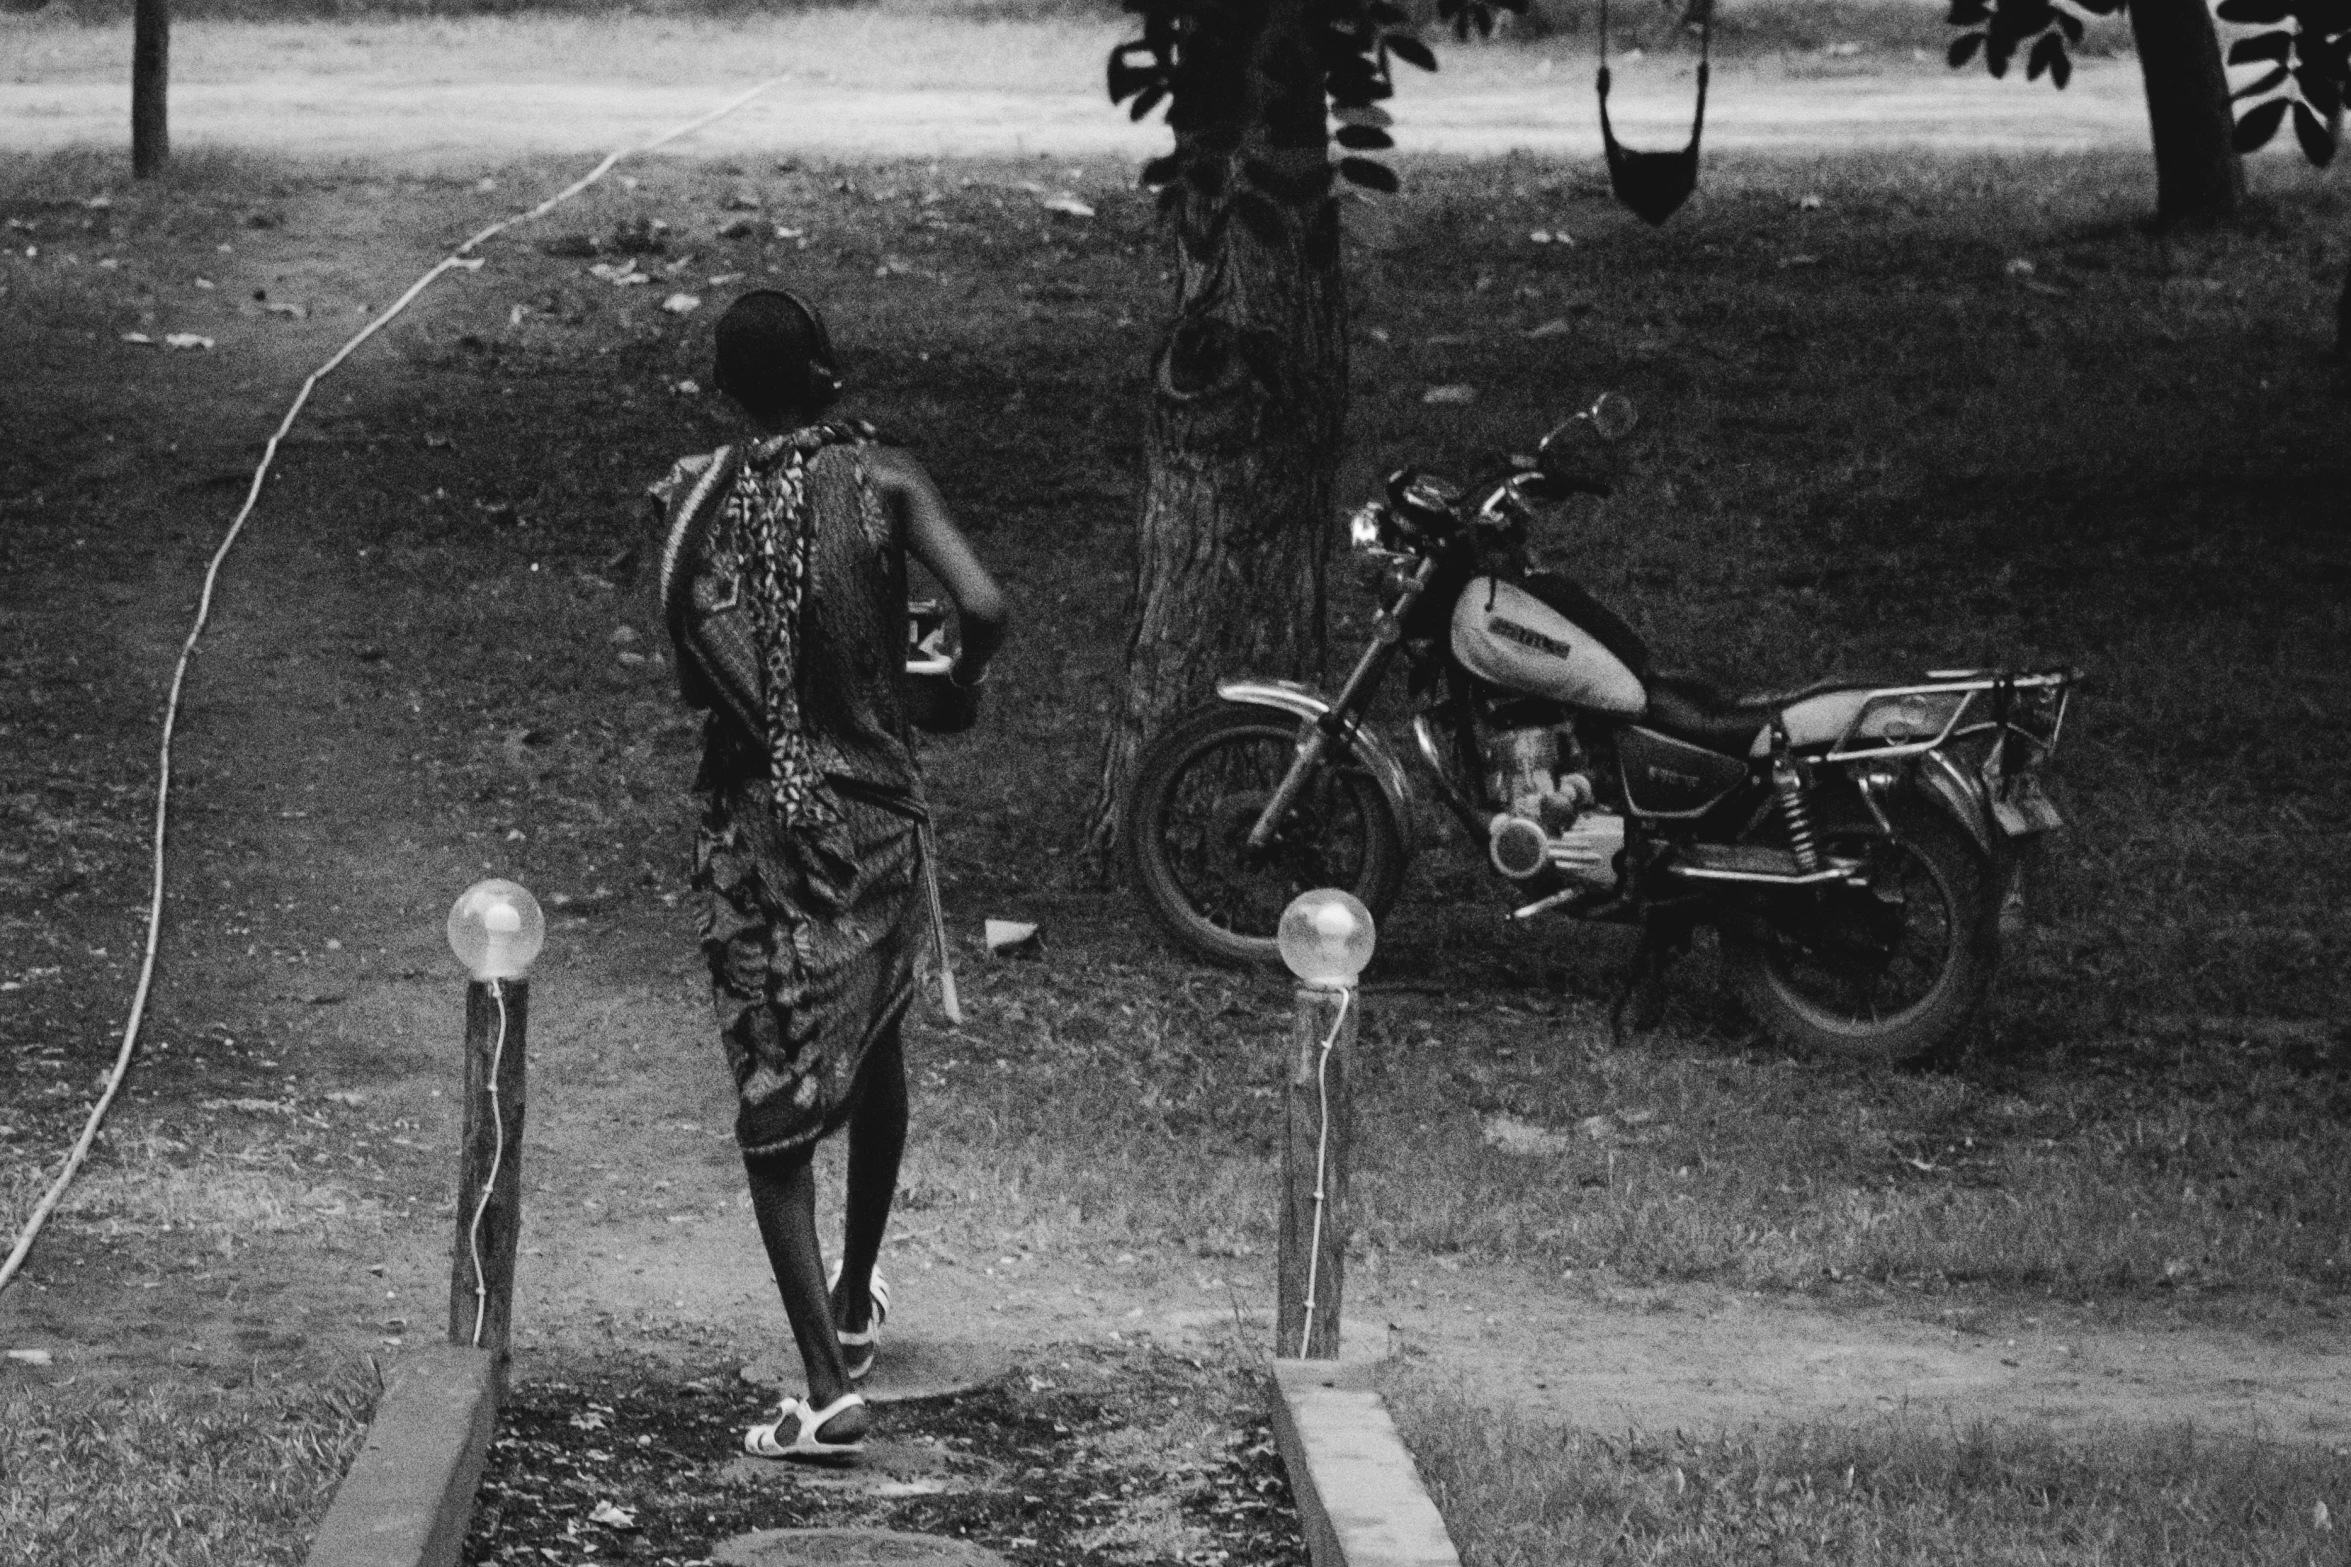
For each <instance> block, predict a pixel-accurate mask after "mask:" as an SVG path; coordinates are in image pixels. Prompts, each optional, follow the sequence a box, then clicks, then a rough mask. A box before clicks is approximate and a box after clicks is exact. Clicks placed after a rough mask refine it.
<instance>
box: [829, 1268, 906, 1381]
mask: <svg viewBox="0 0 2351 1567" xmlns="http://www.w3.org/2000/svg"><path fill="white" fill-rule="evenodd" d="M840 1282H841V1262H840V1259H838V1258H835V1259H834V1261H833V1266H832V1268H831V1270H830V1271H829V1272H827V1273H826V1274H825V1277H824V1288H825V1295H826V1297H827V1298H828V1299H829V1298H830V1297H831V1295H832V1293H833V1290H834V1289H835V1288H836V1287H837V1286H838V1285H839V1284H840ZM866 1299H867V1300H868V1301H869V1302H871V1304H872V1306H873V1316H872V1318H871V1319H870V1320H869V1321H867V1323H866V1324H865V1326H864V1328H863V1329H861V1330H860V1331H858V1332H855V1333H852V1332H850V1331H849V1330H848V1329H847V1328H835V1329H833V1338H834V1339H835V1341H837V1342H838V1343H839V1344H840V1346H841V1348H843V1349H844V1350H847V1351H849V1353H848V1354H845V1355H843V1356H842V1357H841V1360H842V1369H843V1370H845V1371H847V1372H848V1374H849V1380H850V1381H852V1382H862V1381H864V1380H865V1379H866V1377H867V1376H868V1375H870V1374H871V1373H872V1371H873V1357H874V1348H875V1346H876V1345H878V1344H879V1343H880V1342H881V1338H882V1324H883V1323H884V1322H887V1321H888V1320H889V1317H890V1286H889V1285H888V1284H887V1283H885V1282H884V1281H883V1279H882V1270H881V1269H879V1268H876V1269H874V1270H873V1282H872V1284H871V1285H870V1286H869V1287H868V1289H867V1292H866ZM858 1351H863V1353H862V1354H860V1353H858Z"/></svg>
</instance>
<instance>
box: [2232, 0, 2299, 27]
mask: <svg viewBox="0 0 2351 1567" xmlns="http://www.w3.org/2000/svg"><path fill="white" fill-rule="evenodd" d="M2293 8H2294V6H2293V0H2220V19H2221V20H2222V21H2224V22H2235V23H2238V24H2239V25H2240V26H2245V27H2274V26H2276V25H2277V24H2278V23H2280V22H2282V21H2284V20H2285V19H2286V17H2287V14H2288V13H2289V12H2291V11H2292V10H2293Z"/></svg>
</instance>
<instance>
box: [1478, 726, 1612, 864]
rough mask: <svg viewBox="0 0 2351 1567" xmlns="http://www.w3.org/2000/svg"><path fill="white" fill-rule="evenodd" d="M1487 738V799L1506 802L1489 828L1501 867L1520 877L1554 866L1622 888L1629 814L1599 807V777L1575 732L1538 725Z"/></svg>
mask: <svg viewBox="0 0 2351 1567" xmlns="http://www.w3.org/2000/svg"><path fill="white" fill-rule="evenodd" d="M1480 738H1481V744H1482V747H1483V749H1484V752H1485V761H1486V797H1487V798H1488V799H1489V800H1492V801H1494V802H1495V803H1496V804H1497V805H1500V806H1502V807H1503V809H1502V810H1500V811H1498V812H1496V813H1495V816H1494V819H1493V822H1492V824H1491V826H1490V829H1489V836H1488V844H1487V852H1488V854H1489V857H1490V858H1491V859H1492V860H1493V864H1494V869H1496V870H1498V871H1500V872H1501V873H1502V874H1503V875H1505V876H1508V877H1510V878H1511V879H1512V880H1514V881H1526V880H1529V879H1531V878H1533V877H1536V876H1539V875H1541V874H1542V873H1543V872H1545V871H1552V872H1556V873H1558V874H1559V875H1562V876H1564V877H1566V878H1568V879H1569V880H1571V881H1575V882H1580V883H1583V884H1585V885H1588V886H1593V887H1613V886H1615V885H1616V882H1617V874H1616V856H1617V853H1618V851H1619V850H1621V849H1622V848H1623V847H1624V818H1623V817H1621V816H1618V815H1617V814H1616V813H1615V812H1613V811H1606V810H1600V809H1597V808H1596V807H1595V806H1594V804H1593V800H1594V792H1593V788H1592V775H1591V773H1590V771H1589V770H1588V769H1587V768H1586V766H1585V762H1586V758H1585V756H1584V753H1583V747H1582V746H1580V745H1579V744H1577V743H1576V738H1575V734H1574V732H1573V731H1572V730H1568V729H1562V728H1558V727H1555V726H1549V725H1537V726H1526V727H1520V728H1510V729H1495V730H1490V731H1487V732H1486V733H1485V734H1483V735H1482V736H1481V737H1480Z"/></svg>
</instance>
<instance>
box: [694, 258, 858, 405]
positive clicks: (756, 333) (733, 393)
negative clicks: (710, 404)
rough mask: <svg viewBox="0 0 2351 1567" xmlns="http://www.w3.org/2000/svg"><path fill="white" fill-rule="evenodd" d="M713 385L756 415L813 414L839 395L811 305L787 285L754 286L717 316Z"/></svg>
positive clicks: (825, 338)
mask: <svg viewBox="0 0 2351 1567" xmlns="http://www.w3.org/2000/svg"><path fill="white" fill-rule="evenodd" d="M716 335H717V360H718V362H717V366H716V368H715V369H714V370H713V372H712V374H711V381H712V384H714V385H715V386H717V388H718V389H719V390H720V391H722V392H724V393H726V394H727V395H728V396H729V397H732V398H733V399H735V401H737V402H739V403H741V404H742V405H743V406H744V407H745V408H746V409H748V410H749V411H750V412H751V414H752V415H753V416H754V417H756V418H774V417H778V416H783V415H793V414H799V415H806V416H810V417H813V416H815V415H817V414H820V413H823V412H824V411H825V409H826V408H828V407H830V406H831V405H832V401H833V399H834V398H835V397H838V396H839V395H840V391H841V382H840V375H839V371H838V369H837V367H836V366H835V365H834V363H833V343H832V338H831V336H830V335H829V334H828V333H827V332H826V331H825V327H824V318H823V317H822V316H820V315H818V314H817V313H816V307H815V306H813V305H811V304H809V303H808V302H807V301H806V300H804V299H802V298H801V297H800V296H799V295H797V294H794V293H792V292H790V291H789V290H786V289H780V288H760V289H753V290H752V291H751V292H750V293H748V294H745V295H743V296H742V297H741V298H740V299H737V300H736V301H735V302H734V303H733V304H731V305H729V306H727V308H726V313H725V314H724V315H722V316H720V317H719V318H718V329H717V334H716Z"/></svg>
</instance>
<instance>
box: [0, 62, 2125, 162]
mask: <svg viewBox="0 0 2351 1567" xmlns="http://www.w3.org/2000/svg"><path fill="white" fill-rule="evenodd" d="M761 63H762V62H758V61H747V62H742V63H737V62H735V61H732V60H730V61H729V62H728V64H727V66H726V69H725V70H724V71H723V72H717V71H714V72H712V73H711V74H710V75H709V76H708V77H707V78H706V79H704V80H700V81H688V82H681V83H647V82H643V81H635V80H628V79H623V78H619V77H610V78H604V79H598V78H597V77H596V76H594V75H593V74H591V75H589V76H587V77H585V78H584V79H572V80H565V79H560V78H533V77H529V76H517V77H511V78H509V77H504V76H500V75H497V74H495V73H494V72H489V71H485V69H484V64H483V62H481V61H479V60H474V59H465V58H459V57H456V56H453V57H452V59H451V60H450V62H449V64H450V67H451V69H450V70H449V71H448V72H447V73H445V74H440V75H437V76H436V77H434V78H432V79H427V80H422V81H419V80H414V79H412V78H409V77H407V76H405V75H395V74H391V73H390V72H384V73H375V74H369V73H364V72H356V71H338V72H334V73H325V72H316V73H306V72H305V71H303V70H302V69H300V68H299V66H298V65H295V66H293V67H291V68H281V67H280V66H278V65H276V64H275V63H274V62H270V61H267V60H266V59H259V60H256V62H255V63H254V66H253V67H252V68H251V70H250V72H249V73H247V74H237V75H229V74H224V73H222V72H219V71H215V72H212V73H208V74H207V75H206V76H204V77H201V78H198V79H193V80H182V81H181V82H179V83H178V84H177V85H176V86H175V89H174V93H173V99H172V113H173V127H172V134H173V140H174V144H175V146H178V147H181V148H183V149H194V148H236V149H240V150H245V151H254V152H265V153H271V154H275V155H280V156H288V157H296V156H299V157H316V158H361V157H364V158H367V159H369V160H371V161H375V162H379V163H382V164H384V165H388V166H392V167H399V168H407V169H441V168H456V169H479V168H485V167H492V166H495V165H497V164H500V163H503V162H506V161H508V160H511V159H514V158H518V157H522V156H526V155H530V154H537V153H586V152H601V151H604V150H607V149H608V148H610V147H612V146H615V145H619V144H621V143H622V142H625V141H628V140H630V139H632V138H635V139H642V138H646V137H650V136H652V135H654V134H656V133H657V132H659V131H662V130H665V129H667V128H669V127H670V126H673V125H676V124H678V123H680V122H682V121H684V120H686V119H689V118H691V117H692V116H693V115H695V114H696V113H699V112H700V111H702V110H704V109H706V108H708V107H709V106H710V105H711V104H712V103H714V102H716V101H718V100H719V99H720V98H722V97H723V96H724V95H725V94H726V93H729V92H732V91H734V90H736V88H737V86H738V84H747V83H749V82H751V81H755V80H757V79H758V78H759V75H760V74H761V72H760V69H759V67H760V64H761ZM16 76H17V79H16V80H15V81H14V82H13V83H12V84H11V85H10V87H9V89H8V91H7V93H6V95H5V97H0V147H5V148H9V149H14V150H20V151H27V152H41V151H50V150H54V149H57V148H61V147H67V146H73V145H77V144H82V143H110V142H113V141H116V140H119V139H120V138H121V136H122V135H123V134H124V132H123V128H122V127H123V108H122V90H121V88H120V86H119V85H118V84H116V83H114V82H111V81H89V80H78V79H75V80H59V79H44V77H43V76H42V74H41V72H40V70H39V67H38V63H37V62H34V63H33V64H31V65H28V66H26V67H23V68H20V70H19V71H18V72H17V73H16ZM1690 92H1691V84H1690V77H1689V65H1688V62H1686V61H1679V60H1676V61H1664V60H1660V61H1655V62H1643V63H1639V64H1634V65H1630V66H1625V67H1620V69H1619V71H1618V78H1617V86H1616V90H1615V94H1614V96H1613V98H1612V99H1611V103H1610V110H1611V113H1612V114H1613V115H1614V116H1615V118H1616V122H1617V125H1618V127H1619V132H1620V134H1622V135H1624V136H1626V137H1627V138H1628V139H1631V140H1634V141H1641V140H1643V139H1645V138H1655V139H1658V140H1660V141H1661V143H1662V142H1667V141H1670V142H1671V144H1673V145H1679V144H1680V141H1681V139H1682V137H1684V136H1685V135H1686V134H1687V131H1688V125H1689V115H1690ZM1397 104H1398V107H1397V119H1398V122H1399V130H1398V139H1399V141H1400V143H1401V144H1402V145H1403V147H1404V148H1405V149H1406V150H1407V151H1408V152H1410V153H1414V154H1440V155H1453V156H1465V157H1483V156H1492V155H1497V154H1501V153H1506V152H1510V151H1514V150H1524V151H1530V152H1535V153H1541V154H1545V155H1550V156H1566V157H1597V156H1598V155H1599V152H1600V139H1599V125H1598V120H1597V117H1596V115H1595V112H1594V109H1593V105H1592V97H1591V87H1590V79H1589V76H1588V74H1587V72H1586V70H1585V69H1584V68H1582V67H1581V66H1576V67H1565V68H1562V69H1560V70H1558V71H1557V72H1555V73H1551V74H1546V75H1542V76H1534V75H1530V74H1528V73H1524V72H1521V73H1517V74H1516V75H1515V77H1513V78H1499V77H1497V76H1495V74H1494V73H1491V72H1488V73H1484V74H1483V75H1482V76H1481V77H1480V78H1478V79H1469V80H1456V79H1455V78H1452V77H1447V76H1443V75H1440V76H1438V77H1435V78H1432V79H1430V80H1429V81H1426V82H1418V81H1416V82H1412V83H1409V84H1407V88H1406V90H1405V91H1404V92H1403V94H1402V95H1401V96H1400V97H1399V98H1398V100H1397ZM1706 137H1707V144H1708V145H1709V146H1710V147H1712V148H1713V149H1715V150H1717V151H1725V152H1730V151H1737V152H1751V153H1767V154H1778V155H1788V156H1815V155H1820V154H1828V153H1870V152H1889V151H1897V150H1904V149H1916V148H1929V149H1933V150H1935V151H1938V152H1951V153H1986V152H1990V153H2027V152H2077V151H2086V150H2092V149H2099V148H2118V147H2119V148H2132V147H2139V146H2142V145H2144V144H2145V142H2146V137H2147V118H2146V110H2145V107H2144V104H2143V101H2142V99H2141V97H2140V88H2139V77H2138V69H2137V67H2136V66H2135V65H2133V64H2131V63H2130V62H2127V61H2124V62H2115V61H2095V60H2094V61H2088V62H2085V63H2084V64H2083V65H2082V66H2081V68H2080V69H2079V70H2078V71H2077V72H2076V74H2075V76H2074V80H2073V84H2072V85H2071V86H2070V87H2068V88H2067V89H2066V90H2065V91H2064V92H2062V93H2059V92H2052V91H2049V90H2047V89H2046V88H2045V87H2043V86H2042V85H2040V84H2037V83H2036V84H2032V85H2029V86H2028V85H2026V84H2023V83H2019V82H1998V81H1993V80H1991V79H1990V78H1989V77H1986V76H1985V75H1983V73H1981V72H1971V73H1962V72H1952V71H1946V70H1944V69H1942V68H1941V66H1940V65H1939V64H1936V65H1932V66H1927V65H1918V64H1899V65H1888V66H1887V67H1885V68H1883V69H1879V70H1873V71H1869V72H1866V73H1854V74H1845V73H1839V74H1836V75H1824V76H1804V75H1792V74H1788V73H1784V72H1780V71H1771V70H1760V69H1756V70H1750V69H1742V68H1735V67H1726V68H1724V69H1722V70H1720V71H1719V72H1718V73H1717V75H1716V78H1715V83H1714V88H1713V93H1712V98H1711V101H1710V103H1709V107H1708V115H1707V124H1706ZM1165 139H1166V131H1165V129H1164V128H1163V127H1161V126H1159V125H1157V124H1146V125H1141V126H1137V125H1134V124H1132V123H1131V122H1129V121H1128V120H1127V118H1126V116H1125V115H1123V114H1121V113H1118V112H1116V111H1114V110H1113V109H1112V108H1111V107H1110V106H1109V105H1108V104H1107V103H1106V102H1104V101H1103V99H1102V96H1101V93H1100V91H1099V90H1098V89H1097V88H1096V87H1095V85H1094V84H1093V83H1092V82H1091V81H1086V82H1084V83H1083V84H1081V85H1076V86H1073V87H1071V88H1069V89H1067V90H1060V89H1057V88H1055V87H1050V86H1038V87H1035V88H1033V89H1022V90H1007V89H1001V88H982V87H959V86H952V85H946V86H925V87H919V88H904V89H893V88H887V87H864V86H838V85H833V84H831V83H827V82H824V81H821V80H813V79H810V78H809V77H808V76H807V75H805V74H803V75H801V76H800V77H799V78H797V79H795V80H791V81H788V82H786V83H785V84H783V85H782V86H780V87H778V88H776V89H775V90H774V91H773V92H772V93H771V95H770V96H769V97H767V98H766V99H764V100H762V101H760V102H758V103H755V104H753V105H752V106H750V107H749V108H747V109H745V110H744V111H742V112H741V113H739V114H737V115H735V116H734V117H732V118H730V119H728V120H726V121H723V122H721V123H720V124H718V125H715V126H713V127H711V128H710V129H708V130H707V131H705V132H703V133H701V135H700V136H699V137H697V138H696V140H695V142H694V144H693V148H692V155H693V156H697V157H708V156H723V155H729V154H732V155H738V156H773V155H776V154H778V153H783V152H790V153H793V154H796V155H799V156H803V157H808V156H817V157H828V158H900V157H904V158H936V157H1003V156H1021V155H1026V154H1031V153H1036V154H1050V155H1052V156H1055V157H1115V158H1120V159H1133V160H1140V159H1142V158H1145V157H1150V156H1154V155H1156V154H1157V153H1158V152H1159V151H1161V150H1162V147H1161V144H1162V143H1163V142H1164V141H1165Z"/></svg>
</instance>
